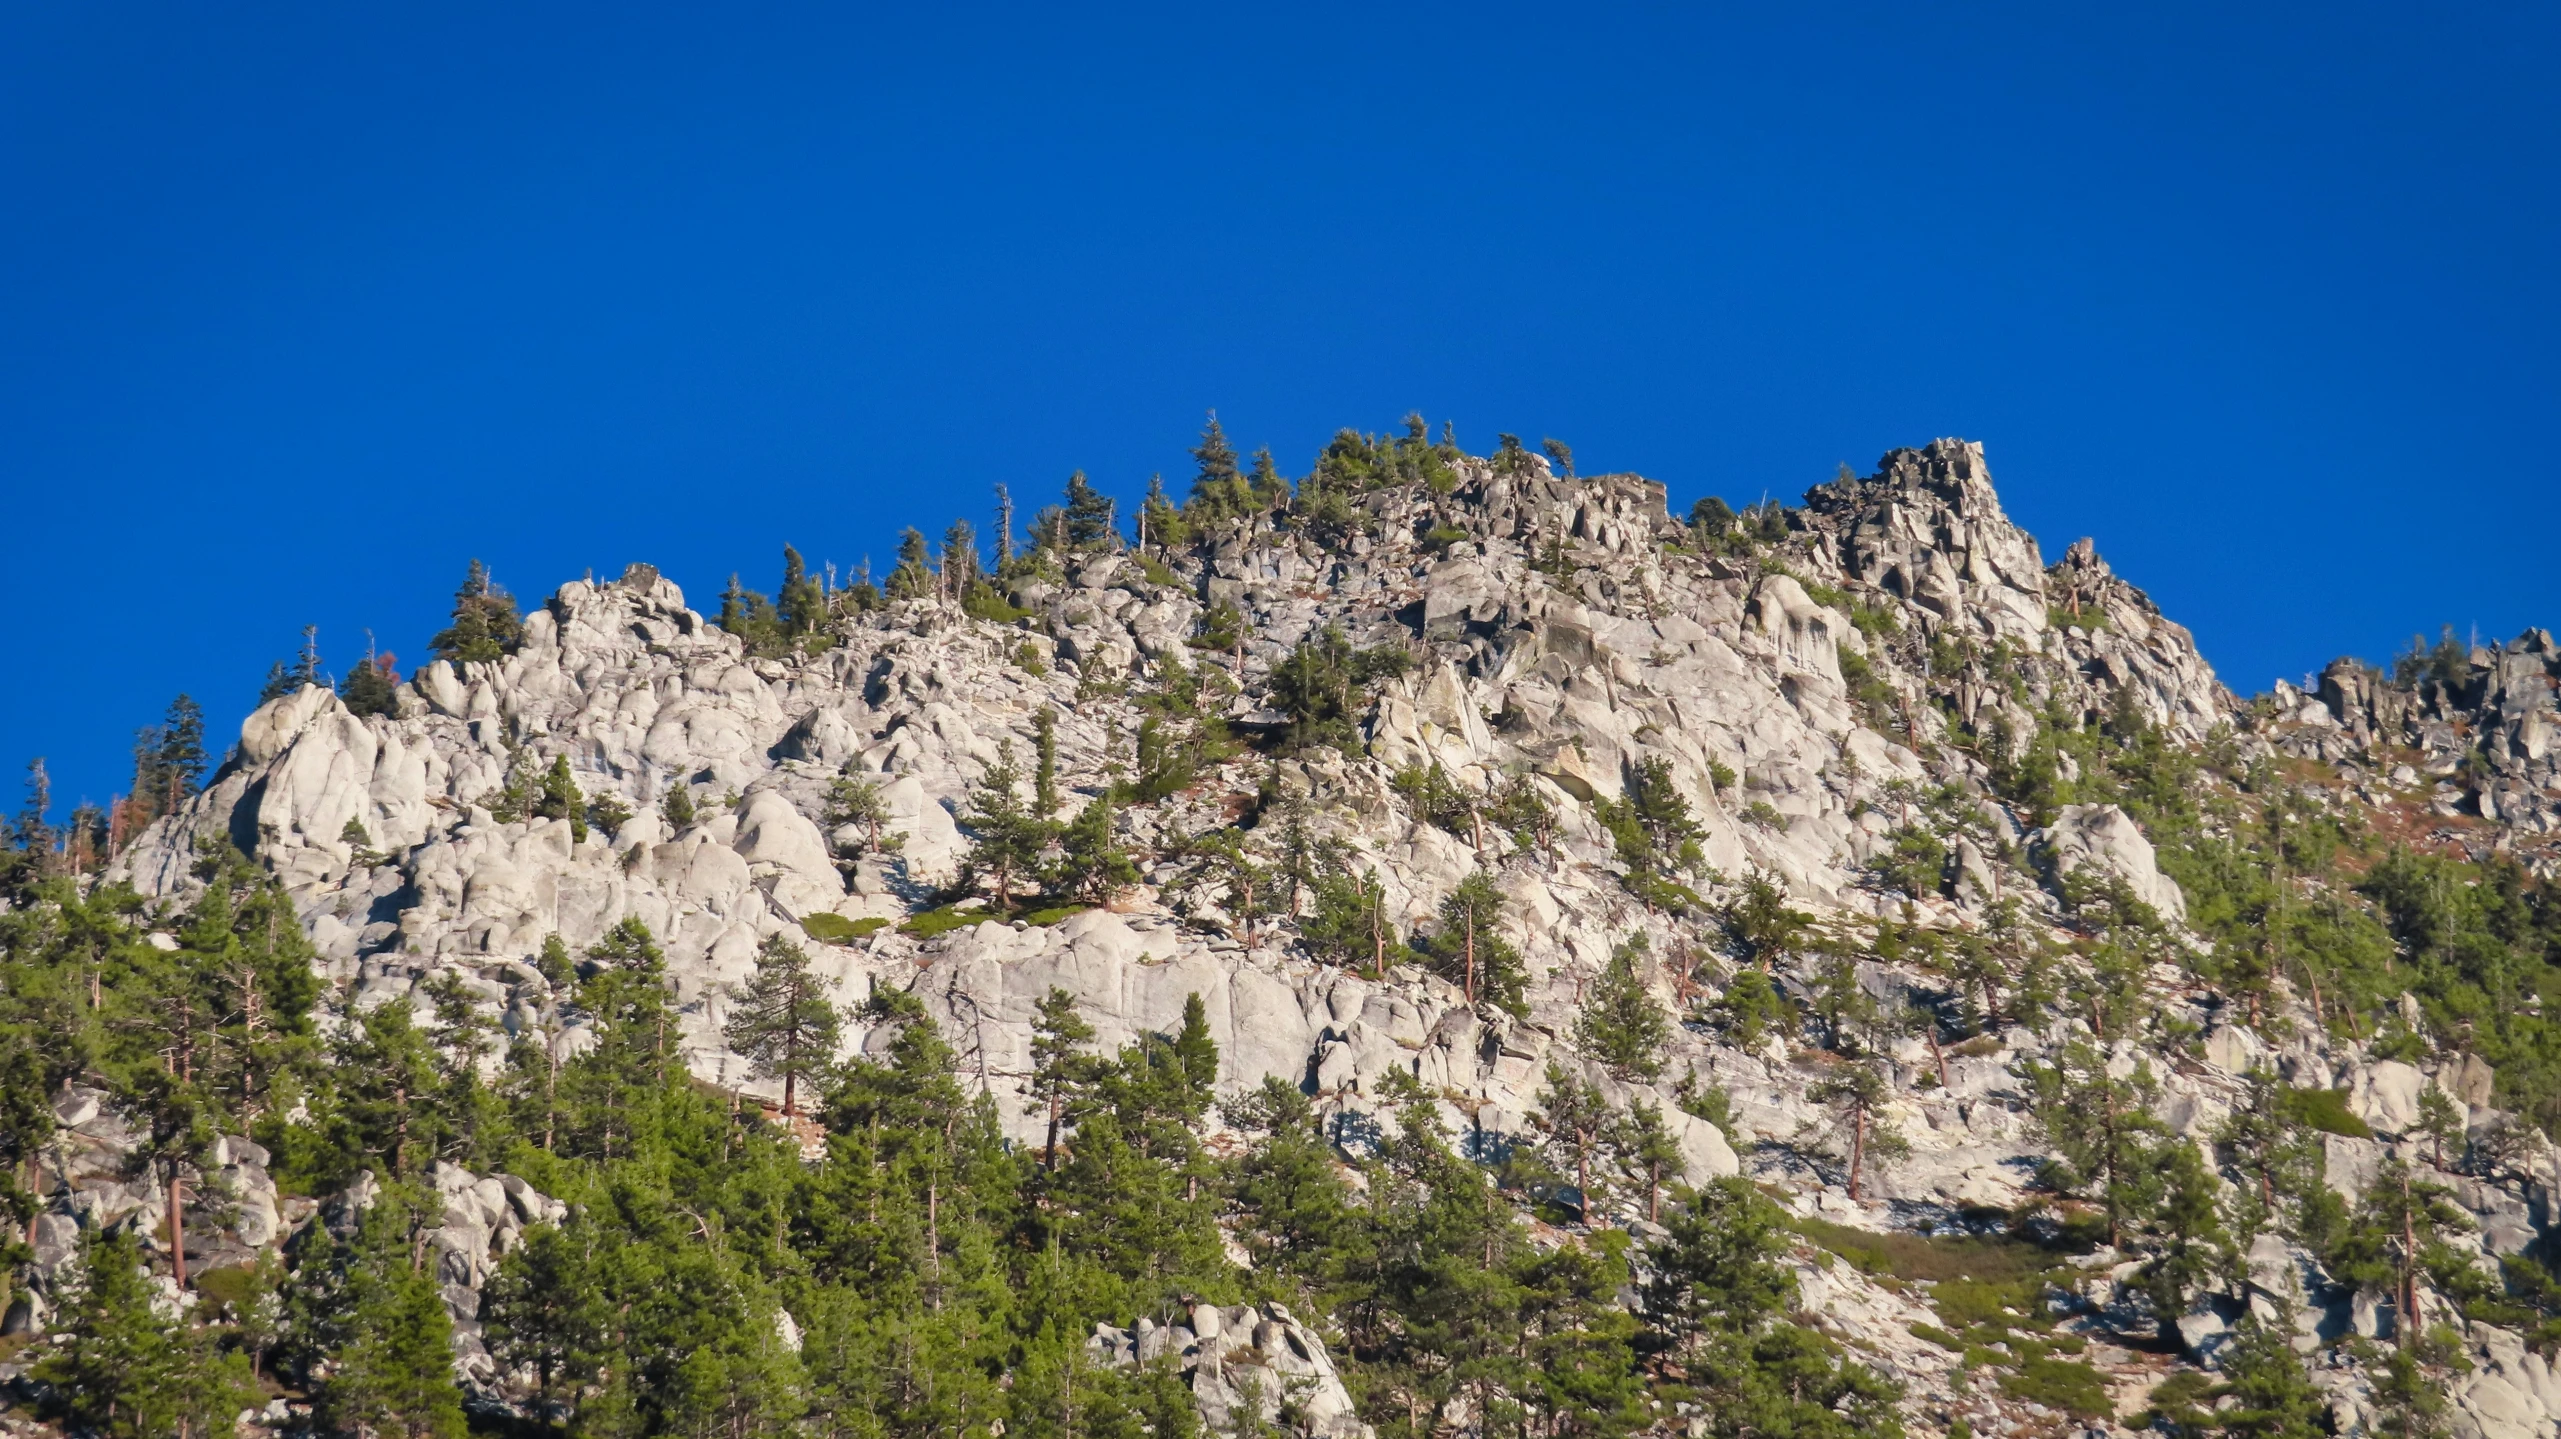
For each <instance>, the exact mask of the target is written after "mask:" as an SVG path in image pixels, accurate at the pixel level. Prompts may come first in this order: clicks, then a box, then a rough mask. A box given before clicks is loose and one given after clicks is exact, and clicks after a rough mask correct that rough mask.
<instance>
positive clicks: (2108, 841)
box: [2033, 804, 2188, 924]
mask: <svg viewBox="0 0 2561 1439" xmlns="http://www.w3.org/2000/svg"><path fill="white" fill-rule="evenodd" d="M2033 844H2034V848H2035V852H2036V855H2037V858H2038V861H2039V862H2040V863H2042V864H2043V865H2044V866H2045V867H2046V869H2047V870H2048V871H2049V872H2051V873H2052V874H2053V875H2054V877H2055V879H2056V880H2057V881H2060V880H2062V879H2063V878H2064V877H2065V876H2067V875H2072V874H2077V873H2080V872H2082V871H2084V870H2089V871H2092V872H2094V873H2095V874H2096V875H2098V876H2103V877H2113V878H2115V879H2120V880H2123V881H2124V882H2125V886H2126V888H2127V890H2128V891H2130V892H2131V893H2132V894H2133V896H2134V897H2135V898H2136V899H2138V900H2141V901H2142V902H2143V903H2144V904H2146V905H2149V906H2151V908H2152V910H2153V911H2154V912H2155V913H2157V914H2159V915H2160V916H2161V917H2162V918H2163V919H2166V920H2169V921H2171V922H2173V923H2182V924H2183V923H2185V922H2186V921H2187V917H2188V902H2187V896H2185V895H2183V894H2181V893H2180V892H2179V886H2178V883H2177V882H2176V881H2174V880H2172V879H2171V878H2170V877H2169V876H2168V875H2165V874H2163V873H2161V867H2160V863H2159V861H2158V860H2157V859H2156V858H2155V857H2154V855H2153V851H2152V841H2150V840H2148V839H2145V838H2144V837H2143V830H2142V827H2141V826H2139V825H2137V824H2136V823H2135V822H2134V817H2133V816H2132V815H2129V814H2127V813H2126V812H2125V811H2124V810H2121V809H2119V808H2117V807H2116V806H2115V805H2112V804H2072V805H2065V806H2064V807H2063V812H2062V813H2061V814H2059V815H2057V816H2055V819H2054V823H2053V824H2051V825H2048V826H2047V827H2045V828H2044V829H2041V830H2038V831H2037V832H2036V834H2035V835H2034V837H2033Z"/></svg>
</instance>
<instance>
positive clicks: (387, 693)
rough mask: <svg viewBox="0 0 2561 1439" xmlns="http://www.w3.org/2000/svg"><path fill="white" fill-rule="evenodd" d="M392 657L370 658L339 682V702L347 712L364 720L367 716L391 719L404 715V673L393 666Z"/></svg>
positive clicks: (372, 656) (369, 656)
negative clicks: (401, 704)
mask: <svg viewBox="0 0 2561 1439" xmlns="http://www.w3.org/2000/svg"><path fill="white" fill-rule="evenodd" d="M392 665H393V661H392V657H391V656H389V655H370V654H369V655H367V656H365V657H364V659H362V660H360V661H358V662H357V664H356V667H355V668H353V669H351V670H349V671H347V677H346V678H345V679H342V680H340V681H339V682H338V700H339V703H341V704H344V705H345V706H346V707H347V712H348V713H350V714H352V715H355V716H356V717H357V718H359V719H361V718H364V717H365V716H367V715H381V716H383V717H385V718H391V717H393V716H396V715H398V714H399V713H400V673H399V671H398V670H396V669H394V668H393V667H392Z"/></svg>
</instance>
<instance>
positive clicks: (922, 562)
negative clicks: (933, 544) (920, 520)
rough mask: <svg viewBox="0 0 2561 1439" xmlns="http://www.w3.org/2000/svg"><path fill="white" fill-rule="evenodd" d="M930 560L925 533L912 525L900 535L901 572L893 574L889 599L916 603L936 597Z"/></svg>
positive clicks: (893, 572) (899, 569) (899, 561)
mask: <svg viewBox="0 0 2561 1439" xmlns="http://www.w3.org/2000/svg"><path fill="white" fill-rule="evenodd" d="M930 560H931V556H930V555H929V553H928V552H927V550H926V548H925V532H924V531H923V530H920V529H917V528H916V527H915V526H913V525H910V526H908V527H907V528H906V529H904V530H901V531H899V533H898V568H896V569H894V570H891V571H890V572H889V583H888V586H887V589H888V591H889V597H890V598H891V599H893V600H914V599H923V598H924V597H925V596H927V595H930V594H932V593H933V592H934V571H933V567H932V565H931V563H930Z"/></svg>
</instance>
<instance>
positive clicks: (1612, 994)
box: [1574, 933, 1672, 1080]
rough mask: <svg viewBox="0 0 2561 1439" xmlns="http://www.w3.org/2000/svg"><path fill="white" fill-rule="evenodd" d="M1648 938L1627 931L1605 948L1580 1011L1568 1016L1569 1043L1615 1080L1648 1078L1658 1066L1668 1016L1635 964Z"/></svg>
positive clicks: (1667, 1034)
mask: <svg viewBox="0 0 2561 1439" xmlns="http://www.w3.org/2000/svg"><path fill="white" fill-rule="evenodd" d="M1647 947H1648V941H1647V940H1646V938H1645V936H1644V935H1643V934H1642V933H1638V934H1633V935H1630V936H1628V938H1627V939H1626V940H1625V941H1624V942H1623V943H1621V944H1619V945H1618V946H1617V948H1615V949H1613V950H1612V951H1611V952H1610V961H1609V964H1608V965H1607V967H1605V968H1604V969H1602V971H1601V977H1600V980H1599V982H1598V983H1596V984H1594V985H1593V986H1592V992H1591V996H1590V997H1589V998H1588V999H1586V1000H1585V1001H1584V1003H1583V1012H1582V1013H1581V1014H1580V1015H1579V1016H1577V1017H1576V1018H1575V1021H1574V1044H1575V1048H1577V1049H1579V1050H1580V1051H1582V1054H1583V1057H1584V1058H1586V1059H1589V1060H1591V1061H1592V1062H1593V1063H1595V1064H1598V1065H1600V1066H1601V1067H1602V1068H1604V1069H1607V1070H1608V1071H1609V1072H1610V1073H1611V1074H1612V1075H1613V1076H1615V1077H1616V1078H1618V1079H1621V1080H1628V1079H1652V1078H1654V1077H1655V1076H1656V1075H1658V1074H1661V1073H1662V1072H1663V1045H1664V1042H1665V1041H1666V1040H1668V1039H1669V1038H1670V1037H1671V1033H1672V1019H1671V1016H1670V1015H1669V1014H1668V1013H1666V1012H1665V1011H1664V1009H1663V1006H1662V1005H1661V1004H1659V1003H1657V1002H1656V1001H1655V998H1654V995H1653V993H1652V991H1650V990H1648V989H1647V988H1646V987H1645V977H1644V975H1643V974H1642V973H1641V972H1640V971H1639V969H1638V966H1639V964H1640V963H1641V962H1643V960H1644V959H1645V958H1646V957H1647Z"/></svg>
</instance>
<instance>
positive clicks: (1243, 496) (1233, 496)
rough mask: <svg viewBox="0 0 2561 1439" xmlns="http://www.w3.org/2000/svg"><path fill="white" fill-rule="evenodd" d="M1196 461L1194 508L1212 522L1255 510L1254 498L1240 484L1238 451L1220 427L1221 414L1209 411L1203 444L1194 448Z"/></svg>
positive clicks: (1203, 431)
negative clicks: (1253, 507)
mask: <svg viewBox="0 0 2561 1439" xmlns="http://www.w3.org/2000/svg"><path fill="white" fill-rule="evenodd" d="M1192 459H1193V460H1195V461H1197V462H1198V464H1199V469H1198V470H1197V471H1196V472H1195V473H1194V474H1193V476H1192V496H1191V503H1192V505H1193V507H1194V508H1195V509H1197V510H1199V511H1200V513H1201V514H1202V515H1203V516H1204V517H1205V518H1209V519H1227V518H1230V517H1232V516H1235V515H1240V514H1244V513H1245V512H1246V511H1247V510H1249V509H1250V508H1251V507H1252V504H1251V496H1250V495H1249V494H1248V493H1247V492H1246V491H1245V489H1244V488H1243V486H1242V485H1241V483H1240V481H1239V477H1238V475H1237V470H1236V448H1235V447H1234V446H1233V445H1230V444H1228V443H1227V432H1226V431H1225V430H1223V429H1220V428H1219V425H1218V412H1217V411H1216V410H1212V411H1210V412H1209V423H1208V424H1207V425H1205V426H1203V427H1202V428H1201V432H1200V443H1199V444H1198V445H1195V446H1193V447H1192Z"/></svg>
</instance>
